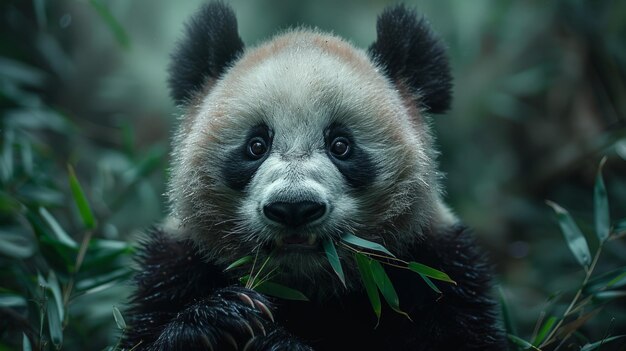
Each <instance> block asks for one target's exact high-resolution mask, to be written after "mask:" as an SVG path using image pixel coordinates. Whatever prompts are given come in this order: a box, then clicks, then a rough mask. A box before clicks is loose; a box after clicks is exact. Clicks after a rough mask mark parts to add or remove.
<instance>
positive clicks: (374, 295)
mask: <svg viewBox="0 0 626 351" xmlns="http://www.w3.org/2000/svg"><path fill="white" fill-rule="evenodd" d="M354 258H355V259H356V264H357V267H358V268H359V272H360V273H361V280H362V281H363V286H364V287H365V292H366V293H367V297H368V298H369V300H370V303H371V304H372V309H373V310H374V314H375V315H376V318H377V320H378V321H380V315H381V312H382V305H381V302H380V295H379V294H378V288H377V287H376V282H374V276H373V275H372V269H371V268H370V261H371V259H370V258H368V257H367V256H365V255H363V254H360V253H355V254H354ZM376 325H378V323H376Z"/></svg>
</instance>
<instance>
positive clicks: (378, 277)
mask: <svg viewBox="0 0 626 351" xmlns="http://www.w3.org/2000/svg"><path fill="white" fill-rule="evenodd" d="M369 263H370V270H371V272H372V277H373V278H374V282H375V283H376V286H378V290H379V291H380V293H381V294H382V295H383V298H385V301H387V304H389V307H391V308H392V309H393V310H394V311H396V312H398V313H400V314H402V315H404V316H405V317H407V318H408V319H411V317H409V315H408V314H406V313H405V312H404V311H402V310H401V309H400V299H399V298H398V294H397V293H396V289H395V288H394V287H393V284H392V283H391V279H389V276H388V275H387V272H385V268H383V266H382V265H381V264H380V262H378V261H376V260H370V262H369Z"/></svg>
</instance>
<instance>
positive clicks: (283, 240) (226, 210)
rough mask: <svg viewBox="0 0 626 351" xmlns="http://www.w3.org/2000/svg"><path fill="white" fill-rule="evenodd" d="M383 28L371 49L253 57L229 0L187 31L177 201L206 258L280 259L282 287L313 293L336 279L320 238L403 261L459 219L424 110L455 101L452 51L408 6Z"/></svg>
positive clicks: (311, 45) (176, 66) (181, 53)
mask: <svg viewBox="0 0 626 351" xmlns="http://www.w3.org/2000/svg"><path fill="white" fill-rule="evenodd" d="M377 32H378V38H377V40H376V42H374V43H373V44H372V46H371V47H370V48H369V50H368V51H364V50H360V49H357V48H355V47H353V46H352V45H350V44H349V43H347V42H345V41H343V40H342V39H339V38H337V37H335V36H333V35H329V34H326V33H322V32H319V31H317V30H307V29H296V30H291V31H287V32H285V33H283V34H281V35H278V36H276V37H275V38H273V39H272V40H270V41H268V42H267V43H264V44H262V45H260V46H258V47H255V48H252V49H244V45H243V43H242V41H241V39H240V38H239V35H238V34H237V24H236V19H235V16H234V14H233V13H232V10H230V9H229V8H228V7H226V6H225V5H223V4H221V3H212V4H208V5H206V6H204V7H202V8H201V10H200V11H199V12H198V13H197V14H196V15H195V16H194V17H193V18H192V20H191V21H190V22H189V23H188V25H187V33H186V34H187V35H186V37H185V38H184V39H183V40H182V41H181V42H180V44H179V46H178V48H177V50H176V51H175V53H174V55H173V56H172V64H171V67H170V74H171V76H170V85H171V89H172V95H173V97H174V98H175V100H176V101H177V103H178V104H179V105H181V107H182V108H183V111H184V113H183V117H182V120H181V126H180V129H179V132H178V134H177V136H176V138H175V140H174V153H173V169H172V178H171V181H170V187H169V197H170V201H171V205H172V208H173V216H174V217H175V218H177V219H178V220H179V221H180V231H181V233H182V235H184V236H185V237H187V238H190V239H191V240H193V242H194V243H196V244H197V245H198V247H199V248H200V249H202V250H203V252H204V253H206V255H207V257H210V258H211V259H213V260H217V261H218V262H220V263H223V264H228V263H231V262H232V261H234V260H236V259H238V258H240V257H242V256H245V255H249V254H257V253H258V255H260V256H261V257H265V256H266V255H268V254H269V253H270V252H273V253H274V254H273V255H274V256H273V258H272V260H271V262H272V263H273V264H275V265H278V266H279V269H278V270H277V272H278V276H277V279H279V280H287V281H289V282H290V283H291V284H296V285H297V286H299V287H300V288H303V286H306V285H307V284H306V282H307V281H309V279H315V280H317V281H319V279H324V278H323V277H326V278H328V279H334V277H333V274H332V273H331V272H332V271H331V270H330V268H329V266H328V262H327V260H326V258H325V255H324V253H323V250H322V249H321V241H322V240H325V239H328V238H337V237H338V236H339V235H341V234H342V233H352V234H355V235H357V236H361V237H364V238H367V239H368V240H372V241H377V242H380V243H382V244H383V245H385V246H386V247H387V248H388V249H389V250H391V251H395V252H396V253H398V254H402V252H403V251H404V250H405V249H406V248H407V247H409V246H410V245H411V244H413V243H414V242H415V241H416V240H418V239H419V238H420V235H421V233H424V232H427V231H429V230H431V229H432V227H433V226H436V225H440V224H441V222H442V221H445V220H446V218H448V217H447V213H446V210H445V206H443V205H442V204H441V200H440V196H439V189H438V181H437V177H438V173H437V169H436V160H435V157H436V152H435V151H434V148H433V145H432V140H431V136H430V135H429V128H428V121H427V119H426V118H425V116H424V115H423V113H425V112H430V113H438V112H442V111H445V110H446V109H447V108H448V106H449V104H450V88H451V80H450V74H449V67H448V62H447V59H446V57H445V53H444V50H443V48H442V46H441V44H440V43H439V42H438V41H437V40H436V38H435V37H434V36H433V34H432V33H431V31H430V30H429V28H428V27H427V24H426V23H425V21H424V20H421V19H418V18H416V15H415V13H413V12H412V11H410V10H407V9H406V8H404V7H402V6H399V7H395V8H392V9H389V10H387V11H385V12H384V13H383V14H382V15H381V16H380V18H379V19H378V25H377ZM338 249H339V252H340V256H341V257H342V258H347V257H348V252H345V251H344V250H343V249H342V248H341V247H339V248H338ZM344 261H345V265H347V270H350V269H351V268H350V267H351V261H352V260H347V259H346V260H344ZM349 284H350V280H349ZM304 289H305V290H306V287H304Z"/></svg>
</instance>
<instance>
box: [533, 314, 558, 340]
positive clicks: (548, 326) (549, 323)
mask: <svg viewBox="0 0 626 351" xmlns="http://www.w3.org/2000/svg"><path fill="white" fill-rule="evenodd" d="M557 321H558V320H557V318H556V317H554V316H551V317H550V318H548V319H547V320H546V322H545V323H544V324H543V326H542V327H541V329H539V332H538V333H537V336H536V337H535V340H533V346H539V345H540V344H541V343H542V342H543V341H544V340H545V339H546V337H547V336H548V333H549V332H550V331H552V328H553V327H554V325H555V324H556V322H557Z"/></svg>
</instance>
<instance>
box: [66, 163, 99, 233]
mask: <svg viewBox="0 0 626 351" xmlns="http://www.w3.org/2000/svg"><path fill="white" fill-rule="evenodd" d="M67 169H68V172H69V179H70V188H71V190H72V195H73V196H74V202H76V206H77V207H78V212H79V213H80V217H81V218H82V220H83V223H84V224H85V227H86V228H87V229H94V228H95V227H96V219H95V218H94V216H93V213H92V212H91V207H89V202H88V201H87V197H86V196H85V193H84V192H83V188H82V187H81V186H80V183H79V182H78V178H76V173H75V172H74V168H73V167H72V166H70V165H68V166H67Z"/></svg>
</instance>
